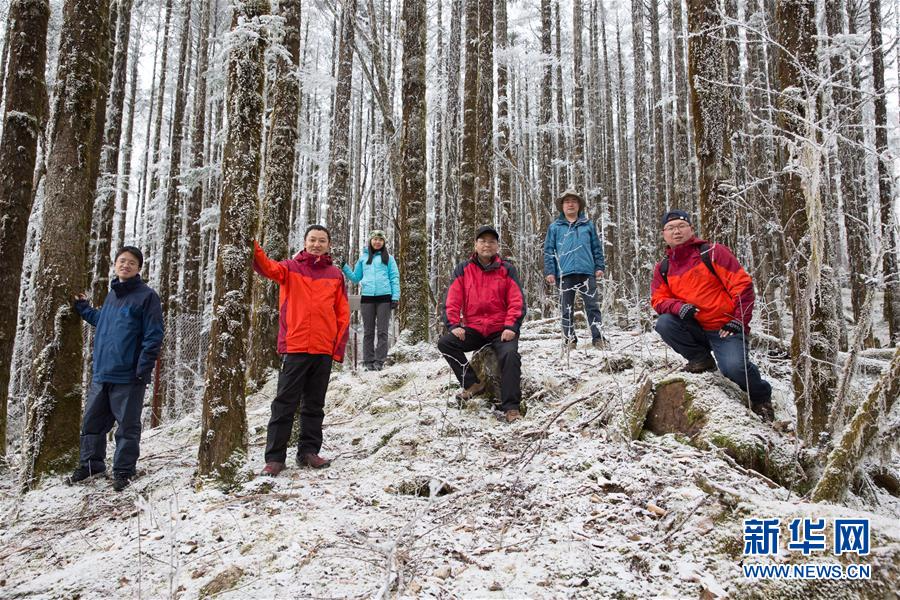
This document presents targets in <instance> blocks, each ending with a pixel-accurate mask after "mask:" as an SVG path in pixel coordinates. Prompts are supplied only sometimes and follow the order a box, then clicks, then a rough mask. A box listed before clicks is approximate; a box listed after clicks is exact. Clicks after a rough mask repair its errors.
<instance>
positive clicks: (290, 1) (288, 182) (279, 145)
mask: <svg viewBox="0 0 900 600" xmlns="http://www.w3.org/2000/svg"><path fill="white" fill-rule="evenodd" d="M278 14H279V15H280V16H281V17H282V18H283V19H284V21H283V25H282V26H281V39H280V40H278V41H276V40H272V42H271V43H272V47H274V48H275V49H276V56H275V80H274V81H273V82H272V85H271V88H270V91H269V103H270V104H271V107H272V110H271V112H270V114H269V128H268V132H267V133H268V138H269V139H268V140H267V143H266V168H265V176H264V182H263V186H264V188H265V196H264V197H263V203H262V209H261V211H260V226H259V241H260V245H261V246H262V247H263V249H264V250H265V251H266V254H267V255H268V256H269V257H271V258H273V259H275V260H282V259H285V258H288V234H289V232H290V225H291V223H290V215H291V197H292V195H293V188H294V153H295V152H294V151H295V147H296V144H297V135H298V132H297V114H298V111H299V110H300V82H299V80H298V79H297V76H298V73H297V69H298V65H299V63H300V2H299V0H281V2H279V5H278ZM279 314H280V311H279V307H278V284H276V283H275V282H274V281H271V280H270V279H267V278H264V277H256V278H254V279H253V313H252V315H251V318H250V351H249V352H248V360H247V369H248V371H247V378H248V379H249V380H250V381H261V378H262V376H263V374H264V372H265V370H266V368H268V367H277V366H278V353H277V348H276V340H277V337H278V315H279Z"/></svg>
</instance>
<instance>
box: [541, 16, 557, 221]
mask: <svg viewBox="0 0 900 600" xmlns="http://www.w3.org/2000/svg"><path fill="white" fill-rule="evenodd" d="M552 16H553V15H552V13H551V10H550V0H541V55H542V56H541V59H542V60H543V61H544V68H543V71H544V76H543V78H542V79H541V101H540V108H539V111H538V118H539V123H538V135H539V136H540V141H539V149H540V151H539V155H538V163H539V166H538V173H539V178H540V202H541V205H542V210H541V233H542V234H546V232H547V228H548V227H549V226H550V222H551V221H552V220H553V219H554V218H556V212H557V211H556V208H555V204H556V203H555V202H554V198H553V190H552V189H551V185H552V180H553V158H554V156H553V150H552V148H553V139H552V135H551V125H550V121H551V120H552V118H553V67H552V62H551V60H552V57H553V46H552V44H551V41H550V40H551V38H550V31H551V27H553V18H552Z"/></svg>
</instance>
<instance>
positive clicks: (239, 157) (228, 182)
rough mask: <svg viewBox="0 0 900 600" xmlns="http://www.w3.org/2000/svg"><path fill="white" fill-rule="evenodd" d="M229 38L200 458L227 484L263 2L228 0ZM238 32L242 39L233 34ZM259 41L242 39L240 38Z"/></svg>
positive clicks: (233, 448) (240, 436) (246, 267)
mask: <svg viewBox="0 0 900 600" xmlns="http://www.w3.org/2000/svg"><path fill="white" fill-rule="evenodd" d="M233 11H234V13H233V14H234V16H233V17H232V21H231V30H232V32H233V33H232V35H234V36H235V38H234V43H233V45H232V46H231V53H230V55H229V58H228V89H227V91H226V103H227V105H228V130H227V133H226V135H225V140H226V141H225V148H224V151H225V154H224V156H223V159H222V171H223V176H224V185H223V189H222V203H221V214H222V216H221V218H220V220H219V237H218V243H219V253H218V257H217V259H216V285H215V298H214V299H213V315H214V316H213V322H212V331H211V333H210V345H209V352H208V353H207V355H206V357H207V358H206V361H207V363H206V391H205V392H204V394H203V417H202V431H201V435H200V451H199V456H198V461H199V472H200V475H202V476H215V477H217V478H218V479H220V480H224V481H229V480H232V479H233V478H234V475H235V473H236V471H237V469H239V467H240V464H241V463H242V462H243V460H244V457H245V455H246V452H247V414H246V413H247V407H246V397H245V394H246V390H245V382H246V377H245V364H244V360H245V356H246V347H247V329H248V325H249V313H250V291H251V290H250V278H251V277H253V276H254V275H253V271H252V269H251V265H252V262H253V245H252V240H253V231H254V229H255V227H256V214H257V187H258V186H259V167H260V160H261V149H260V142H261V138H262V118H263V98H262V94H263V84H264V80H265V66H264V64H263V49H264V38H263V35H262V28H263V23H262V21H261V20H260V17H262V16H264V15H266V14H268V12H269V2H268V0H234V3H233ZM238 27H240V28H241V29H242V30H243V31H242V32H241V33H238V32H237V31H236V30H237V29H238ZM247 29H253V30H256V32H257V33H258V35H255V36H253V35H247V33H246V30H247Z"/></svg>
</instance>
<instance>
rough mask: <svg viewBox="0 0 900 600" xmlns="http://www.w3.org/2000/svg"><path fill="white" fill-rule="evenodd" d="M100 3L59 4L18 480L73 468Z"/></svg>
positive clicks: (100, 62)
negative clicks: (79, 300) (78, 305)
mask: <svg viewBox="0 0 900 600" xmlns="http://www.w3.org/2000/svg"><path fill="white" fill-rule="evenodd" d="M108 19H109V2H108V0H67V2H66V3H65V6H64V7H63V26H62V34H61V36H60V45H59V56H60V59H59V66H58V71H57V88H56V98H57V103H56V106H57V112H56V113H55V114H54V123H53V127H52V131H53V134H52V135H53V140H52V144H51V145H50V147H51V150H50V154H49V156H48V157H47V174H46V183H45V198H44V220H43V224H42V229H41V240H42V241H41V248H40V255H39V258H38V266H37V268H36V270H35V281H34V287H35V304H34V325H33V335H34V343H35V354H34V355H35V360H34V362H33V370H32V382H31V388H30V389H29V390H28V399H27V417H26V425H25V435H24V444H23V460H22V473H21V476H22V484H23V485H24V486H26V487H32V486H33V485H35V484H36V483H37V481H38V480H39V478H40V476H41V475H44V474H46V473H52V472H56V471H60V470H64V469H69V468H72V467H74V466H75V464H77V459H78V446H79V435H78V433H79V425H80V422H81V399H82V387H81V367H82V336H81V332H82V325H81V318H80V317H79V316H78V314H77V313H76V312H75V310H74V308H73V305H72V299H73V296H74V295H75V294H77V293H79V292H82V291H83V290H85V289H87V286H88V283H89V282H88V276H87V274H88V273H89V270H88V243H89V241H90V233H91V210H92V208H93V200H94V189H95V185H96V179H97V171H98V167H99V154H100V147H99V146H100V136H99V134H98V129H99V128H100V127H101V126H102V125H101V124H100V123H98V122H97V115H98V114H102V111H101V110H100V109H101V108H102V106H103V104H104V103H105V100H106V99H105V97H101V92H102V91H103V89H104V87H105V81H104V79H105V74H106V73H105V72H106V68H105V65H106V61H107V60H108V50H107V43H108V39H107V38H108V37H109V27H108Z"/></svg>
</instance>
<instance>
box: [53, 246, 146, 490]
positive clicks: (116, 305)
mask: <svg viewBox="0 0 900 600" xmlns="http://www.w3.org/2000/svg"><path fill="white" fill-rule="evenodd" d="M143 264H144V256H143V255H142V254H141V251H140V250H139V249H138V248H135V247H134V246H124V247H123V248H121V249H120V250H119V251H118V252H116V262H115V266H114V268H115V273H116V277H115V278H114V279H113V280H112V284H111V286H110V287H111V292H110V293H109V294H107V296H106V301H105V302H104V303H103V306H102V308H100V310H97V309H96V308H91V305H90V304H88V301H87V298H86V297H85V295H84V294H79V295H78V296H77V298H76V301H75V309H76V310H77V311H78V312H79V314H80V315H81V318H82V319H84V320H85V321H87V322H88V323H90V324H91V325H93V326H94V327H96V332H95V333H94V371H93V373H94V376H93V379H92V381H91V388H90V391H89V392H88V398H87V403H86V404H85V407H84V417H83V418H82V421H81V453H80V457H79V466H78V468H77V469H75V472H74V473H72V475H71V477H69V483H77V482H79V481H84V480H86V479H88V478H91V477H95V476H97V475H101V476H105V475H106V464H105V461H106V435H107V434H108V433H109V432H110V430H111V429H112V427H113V425H114V424H117V425H118V427H117V428H116V453H115V456H114V457H113V489H114V490H116V491H117V492H121V491H122V490H123V489H125V488H126V487H127V486H128V484H129V483H130V482H131V480H132V479H133V478H134V475H135V466H136V465H137V459H138V455H139V453H140V441H141V409H142V408H143V406H144V392H145V391H146V389H147V384H149V383H150V379H151V375H152V374H153V366H154V364H155V363H156V357H157V356H158V355H159V350H160V347H161V346H162V339H163V317H162V308H161V306H160V302H159V296H158V295H157V294H156V292H155V291H153V290H152V289H151V288H150V287H149V286H148V285H147V284H146V283H144V281H143V280H142V279H141V275H140V272H141V267H142V266H143Z"/></svg>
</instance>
